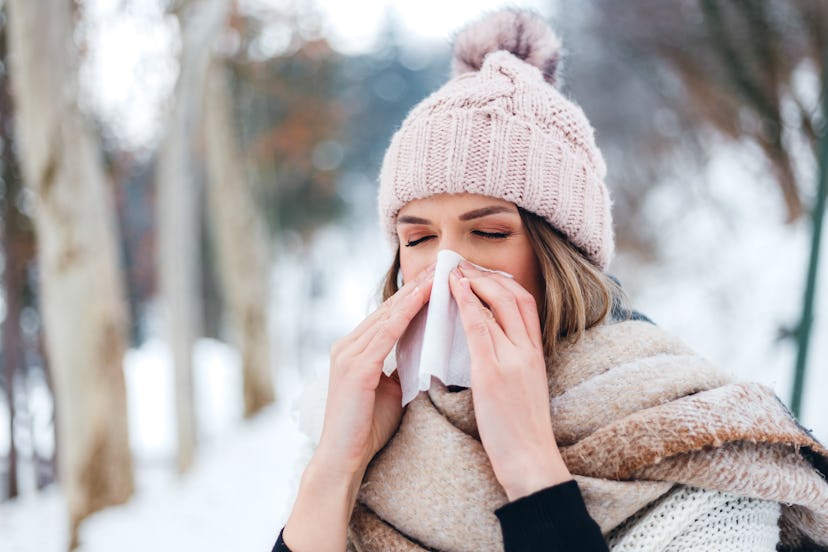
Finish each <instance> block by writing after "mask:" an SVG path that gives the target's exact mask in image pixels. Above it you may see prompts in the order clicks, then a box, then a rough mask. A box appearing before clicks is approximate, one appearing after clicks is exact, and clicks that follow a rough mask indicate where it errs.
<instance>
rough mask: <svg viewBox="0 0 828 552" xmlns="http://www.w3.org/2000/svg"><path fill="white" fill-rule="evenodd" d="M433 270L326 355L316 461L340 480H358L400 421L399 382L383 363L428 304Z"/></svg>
mask: <svg viewBox="0 0 828 552" xmlns="http://www.w3.org/2000/svg"><path fill="white" fill-rule="evenodd" d="M433 277H434V266H433V265H432V266H430V267H429V268H427V269H425V270H424V271H423V272H421V273H420V274H419V275H418V276H417V277H416V278H415V279H414V280H412V281H410V282H406V283H405V285H403V286H402V287H401V288H400V290H399V291H397V293H395V294H394V295H392V296H391V297H389V298H388V299H387V300H386V301H385V302H384V303H383V304H382V305H381V306H380V307H379V308H378V309H377V310H376V311H374V312H373V313H372V314H370V315H369V316H368V317H367V318H366V319H365V320H363V321H362V323H360V324H359V326H357V327H356V329H354V330H353V331H352V332H351V333H349V334H348V335H346V336H345V337H343V338H342V339H340V340H339V341H337V342H336V343H335V344H334V346H333V347H332V349H331V368H330V380H329V383H328V398H327V402H326V404H325V419H324V423H323V427H322V435H321V437H320V440H319V445H318V446H317V449H316V453H315V454H314V456H315V461H316V462H317V464H319V463H322V464H324V465H325V466H326V469H329V470H333V471H334V472H335V473H340V474H342V475H354V474H357V473H360V474H361V471H360V470H364V469H365V467H366V466H367V465H368V462H370V460H371V458H373V457H374V455H375V454H376V453H377V452H379V450H380V449H381V448H382V447H383V446H385V444H386V443H387V442H388V440H389V439H390V438H391V436H392V435H393V434H394V432H395V431H396V429H397V427H398V426H399V423H400V419H401V418H402V405H401V402H402V390H401V388H400V383H399V378H398V376H397V375H396V373H395V374H394V376H393V377H388V376H386V375H385V374H384V373H383V372H382V368H383V363H384V361H385V358H386V357H387V356H388V354H389V353H390V351H391V348H392V347H393V346H394V344H395V343H396V342H397V340H399V338H400V337H401V336H402V334H403V332H405V330H406V328H407V327H408V324H409V323H410V322H411V320H412V319H413V318H414V316H416V315H417V313H418V312H419V311H420V310H421V309H422V308H423V306H424V305H425V304H426V303H427V302H428V300H429V297H430V296H431V283H432V279H433Z"/></svg>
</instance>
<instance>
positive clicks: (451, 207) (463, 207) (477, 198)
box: [398, 193, 518, 216]
mask: <svg viewBox="0 0 828 552" xmlns="http://www.w3.org/2000/svg"><path fill="white" fill-rule="evenodd" d="M493 206H497V207H504V208H506V209H508V211H509V212H512V213H515V214H517V212H518V210H517V207H516V206H515V204H514V203H512V202H510V201H506V200H504V199H500V198H497V197H489V196H485V195H480V194H469V193H462V194H436V195H433V196H429V197H426V198H423V199H415V200H412V201H409V202H408V203H406V204H405V205H404V206H403V207H402V209H400V211H399V213H398V215H414V214H416V215H421V216H422V215H425V214H427V213H441V214H451V213H456V214H457V215H461V214H463V213H465V212H468V211H471V210H474V209H482V208H484V207H493Z"/></svg>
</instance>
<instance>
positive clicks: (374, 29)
mask: <svg viewBox="0 0 828 552" xmlns="http://www.w3.org/2000/svg"><path fill="white" fill-rule="evenodd" d="M240 3H241V5H242V6H243V9H251V8H252V10H254V11H258V12H260V13H261V14H262V15H263V17H265V18H268V17H269V16H272V15H273V14H279V13H283V12H285V10H295V11H299V12H303V11H316V12H318V13H319V15H321V18H322V29H321V32H322V34H323V35H324V36H326V38H328V39H329V41H330V42H331V44H332V46H333V47H334V48H336V49H337V50H339V51H340V52H342V53H345V54H359V53H365V52H368V51H370V50H371V49H372V48H373V47H374V46H375V45H376V39H377V36H378V32H379V31H380V30H381V28H382V26H383V24H384V23H385V22H386V21H387V20H388V18H389V17H393V18H394V19H396V20H397V21H398V22H399V23H400V24H401V26H402V31H403V33H404V35H405V36H406V39H407V40H406V42H409V43H410V45H411V47H412V50H413V51H416V50H417V46H418V45H420V46H424V45H427V44H429V43H431V44H435V43H436V44H440V43H442V44H445V45H448V44H449V42H450V40H451V38H452V36H453V34H454V33H455V32H456V31H457V30H459V29H460V28H462V27H463V26H464V25H465V24H467V23H469V22H470V21H473V20H474V19H476V18H478V17H479V16H480V15H481V14H483V13H484V12H486V11H492V10H496V9H498V8H501V7H506V6H514V7H526V8H531V9H534V10H536V11H538V12H539V13H541V14H542V15H544V16H551V15H553V6H554V5H555V4H556V1H555V0H517V1H514V0H513V1H511V2H507V1H504V0H450V1H446V0H402V1H401V0H397V1H393V0H351V1H343V0H314V1H313V2H307V1H304V0H240ZM83 6H84V12H85V17H84V18H83V20H82V23H81V25H82V28H81V29H80V30H81V32H82V34H83V35H84V36H85V37H86V41H87V46H88V49H87V57H86V60H85V63H84V65H83V67H82V70H81V85H82V88H83V96H82V102H83V103H84V105H85V106H86V107H88V108H90V109H91V110H94V111H96V112H97V113H98V114H99V116H101V117H102V118H103V119H104V120H106V121H108V122H109V123H110V125H109V130H110V132H112V133H113V134H114V137H115V139H116V140H118V141H120V142H121V145H122V147H124V148H126V149H137V150H144V149H146V148H150V149H151V148H152V146H153V144H154V143H155V142H156V141H157V140H158V138H159V133H160V132H161V124H162V119H161V113H162V111H163V109H164V106H165V104H166V100H167V98H168V97H169V94H170V93H171V92H172V89H173V86H174V83H175V78H176V74H177V69H176V65H177V64H176V56H177V55H178V37H177V25H176V22H175V18H174V17H173V16H172V15H169V14H166V13H165V12H164V7H163V6H164V2H163V1H161V0H85V2H84V4H83ZM271 30H272V31H273V32H271V33H270V35H267V37H265V38H267V41H266V42H267V43H268V46H269V50H273V52H271V53H275V52H277V51H278V50H279V47H278V42H279V36H280V35H279V32H278V30H279V29H278V26H275V27H274V28H273V29H271ZM274 40H275V43H274V44H271V43H272V42H274Z"/></svg>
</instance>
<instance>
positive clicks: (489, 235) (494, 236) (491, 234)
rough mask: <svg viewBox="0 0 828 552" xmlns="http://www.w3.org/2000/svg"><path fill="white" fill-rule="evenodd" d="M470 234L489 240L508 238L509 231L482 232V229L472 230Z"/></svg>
mask: <svg viewBox="0 0 828 552" xmlns="http://www.w3.org/2000/svg"><path fill="white" fill-rule="evenodd" d="M472 234H475V235H477V236H480V237H483V238H488V239H490V240H502V239H503V238H508V237H509V236H511V234H510V233H509V232H484V231H482V230H474V231H472Z"/></svg>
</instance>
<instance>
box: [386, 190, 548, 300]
mask: <svg viewBox="0 0 828 552" xmlns="http://www.w3.org/2000/svg"><path fill="white" fill-rule="evenodd" d="M397 236H398V237H399V240H400V270H401V272H402V277H403V281H404V282H406V281H410V280H411V279H413V278H414V277H415V276H416V275H417V274H418V273H419V272H420V271H421V270H423V269H424V268H426V267H427V266H428V265H429V264H431V263H433V262H434V261H436V260H437V252H438V251H440V250H441V249H451V250H453V251H456V252H457V253H459V254H460V255H461V256H463V257H464V258H465V259H467V260H468V261H470V262H472V263H474V264H478V265H480V266H483V267H486V268H490V269H493V270H502V271H504V272H508V273H509V274H511V275H512V276H514V278H515V280H516V281H517V282H518V283H519V284H520V285H522V286H523V287H524V288H525V289H526V290H527V291H529V292H530V293H531V294H532V295H533V296H534V298H535V302H536V303H537V304H538V305H541V304H542V300H543V292H542V287H541V275H540V268H539V266H538V260H537V257H536V256H535V252H534V251H533V250H532V244H531V243H530V241H529V236H528V235H527V234H526V229H525V228H524V227H523V221H522V220H521V218H520V214H519V213H518V210H517V207H516V206H515V204H514V203H511V202H509V201H505V200H503V199H497V198H492V197H488V196H483V195H478V194H466V193H464V194H438V195H434V196H431V197H427V198H425V199H417V200H414V201H410V202H408V203H406V204H405V206H404V207H403V208H402V209H401V210H400V212H399V214H398V215H397Z"/></svg>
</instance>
